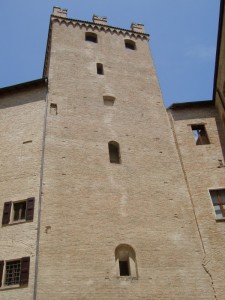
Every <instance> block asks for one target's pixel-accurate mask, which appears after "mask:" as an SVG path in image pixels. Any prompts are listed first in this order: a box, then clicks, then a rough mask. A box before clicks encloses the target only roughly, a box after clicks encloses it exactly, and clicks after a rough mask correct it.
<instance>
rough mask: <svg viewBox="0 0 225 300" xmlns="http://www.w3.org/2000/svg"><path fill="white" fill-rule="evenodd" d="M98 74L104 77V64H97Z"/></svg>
mask: <svg viewBox="0 0 225 300" xmlns="http://www.w3.org/2000/svg"><path fill="white" fill-rule="evenodd" d="M97 74H99V75H104V71H103V64H100V63H97Z"/></svg>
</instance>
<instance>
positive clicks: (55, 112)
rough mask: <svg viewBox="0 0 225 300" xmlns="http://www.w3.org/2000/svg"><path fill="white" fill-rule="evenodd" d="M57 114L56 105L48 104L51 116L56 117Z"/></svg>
mask: <svg viewBox="0 0 225 300" xmlns="http://www.w3.org/2000/svg"><path fill="white" fill-rule="evenodd" d="M57 113H58V111H57V104H55V103H51V104H50V114H51V115H53V116H56V115H57Z"/></svg>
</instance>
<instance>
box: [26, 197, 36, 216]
mask: <svg viewBox="0 0 225 300" xmlns="http://www.w3.org/2000/svg"><path fill="white" fill-rule="evenodd" d="M34 202H35V198H34V197H32V198H28V199H27V210H26V221H33V218H34Z"/></svg>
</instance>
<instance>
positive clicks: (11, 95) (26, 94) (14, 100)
mask: <svg viewBox="0 0 225 300" xmlns="http://www.w3.org/2000/svg"><path fill="white" fill-rule="evenodd" d="M45 94H46V88H45V87H38V88H37V87H35V88H29V89H22V90H18V91H17V90H16V89H15V90H13V91H9V92H8V93H6V92H5V93H4V94H2V95H1V94H0V109H4V108H9V107H14V106H18V105H26V104H28V103H32V102H36V101H41V100H44V99H45Z"/></svg>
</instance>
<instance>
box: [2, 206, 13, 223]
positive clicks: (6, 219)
mask: <svg viewBox="0 0 225 300" xmlns="http://www.w3.org/2000/svg"><path fill="white" fill-rule="evenodd" d="M11 207H12V202H11V201H9V202H5V203H4V209H3V216H2V225H6V224H9V222H10V213H11Z"/></svg>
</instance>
